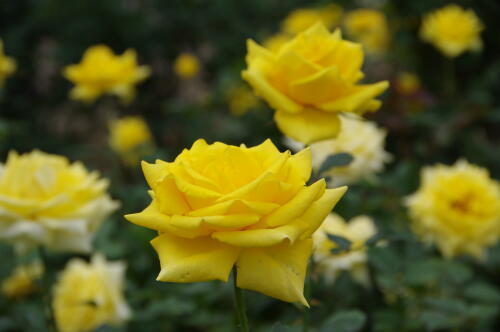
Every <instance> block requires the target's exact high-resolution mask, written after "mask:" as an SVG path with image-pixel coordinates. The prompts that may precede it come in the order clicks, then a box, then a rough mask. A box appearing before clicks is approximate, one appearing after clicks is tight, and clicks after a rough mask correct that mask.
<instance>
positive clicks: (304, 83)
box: [289, 67, 345, 105]
mask: <svg viewBox="0 0 500 332" xmlns="http://www.w3.org/2000/svg"><path fill="white" fill-rule="evenodd" d="M343 90H345V84H344V82H343V81H342V80H341V78H340V75H339V71H338V69H337V67H328V68H325V69H322V70H320V71H318V72H316V73H314V74H313V75H311V76H307V77H305V78H302V79H300V80H296V81H292V83H291V84H290V87H289V92H290V96H291V97H292V98H293V99H295V100H298V101H300V102H301V103H305V104H312V105H315V104H321V103H325V102H327V101H328V100H332V99H335V98H336V97H337V96H338V95H339V94H341V93H342V91H343Z"/></svg>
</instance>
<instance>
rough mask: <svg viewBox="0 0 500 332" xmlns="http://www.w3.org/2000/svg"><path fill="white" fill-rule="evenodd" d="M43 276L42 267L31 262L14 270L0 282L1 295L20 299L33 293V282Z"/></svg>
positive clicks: (38, 263) (34, 286) (34, 287)
mask: <svg viewBox="0 0 500 332" xmlns="http://www.w3.org/2000/svg"><path fill="white" fill-rule="evenodd" d="M42 274H43V265H42V264H41V263H40V262H33V263H31V264H28V265H21V266H18V267H16V268H15V270H14V271H13V272H12V274H11V275H10V276H9V277H8V278H7V279H5V280H4V281H3V282H2V293H3V294H4V295H5V296H6V297H8V298H13V299H20V298H23V297H26V296H28V295H30V294H31V293H33V292H34V291H35V289H36V284H35V281H36V279H37V278H39V277H40V276H41V275H42Z"/></svg>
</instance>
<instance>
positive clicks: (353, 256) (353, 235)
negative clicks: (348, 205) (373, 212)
mask: <svg viewBox="0 0 500 332" xmlns="http://www.w3.org/2000/svg"><path fill="white" fill-rule="evenodd" d="M376 233H377V229H376V227H375V224H374V223H373V220H372V219H371V218H370V217H367V216H358V217H355V218H353V219H351V220H350V221H349V222H346V221H345V220H344V219H343V218H342V217H341V216H339V215H337V214H334V213H331V214H329V215H328V217H326V219H325V221H324V222H323V224H322V225H321V226H320V228H318V230H317V231H316V232H314V234H313V239H314V260H315V261H316V264H317V268H318V271H319V272H320V273H321V275H322V276H323V278H324V280H325V281H326V282H327V283H330V284H331V283H333V282H334V281H335V280H336V279H337V277H338V276H339V275H340V273H341V272H342V271H349V272H351V274H352V276H353V277H354V278H355V279H356V280H357V281H358V282H360V283H361V284H363V285H365V286H368V285H369V283H370V282H369V276H368V270H367V268H366V262H367V259H368V258H367V255H366V247H365V243H366V241H368V240H369V239H370V238H371V237H373V236H374V235H375V234H376ZM328 234H332V235H338V236H341V237H343V238H345V239H347V240H349V241H351V248H350V250H349V251H346V252H341V253H332V249H334V248H337V247H338V245H337V244H336V243H335V242H333V241H332V240H330V239H329V238H328Z"/></svg>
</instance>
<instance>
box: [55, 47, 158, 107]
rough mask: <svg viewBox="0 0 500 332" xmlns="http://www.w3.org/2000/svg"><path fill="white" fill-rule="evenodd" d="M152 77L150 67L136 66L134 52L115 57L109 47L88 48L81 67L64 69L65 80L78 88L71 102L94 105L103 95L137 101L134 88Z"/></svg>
mask: <svg viewBox="0 0 500 332" xmlns="http://www.w3.org/2000/svg"><path fill="white" fill-rule="evenodd" d="M150 73H151V70H150V69H149V67H148V66H139V65H137V54H136V53H135V51H134V50H126V51H125V52H124V53H123V54H122V55H115V54H114V53H113V51H112V50H111V49H110V48H109V47H108V46H106V45H96V46H92V47H89V48H88V49H87V50H86V51H85V53H84V54H83V58H82V61H81V62H80V63H79V64H77V65H70V66H67V67H66V68H65V69H64V77H66V78H67V79H68V80H70V81H71V82H73V83H74V84H75V87H74V88H73V89H72V90H71V94H70V96H71V98H73V99H76V100H82V101H85V102H92V101H94V100H95V99H96V98H98V97H99V96H101V95H103V94H112V95H116V96H118V97H120V98H121V99H122V100H123V101H124V102H129V101H130V100H132V99H133V98H134V95H135V85H136V84H138V83H139V82H141V81H143V80H145V79H146V78H147V77H148V76H149V75H150Z"/></svg>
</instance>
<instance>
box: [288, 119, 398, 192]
mask: <svg viewBox="0 0 500 332" xmlns="http://www.w3.org/2000/svg"><path fill="white" fill-rule="evenodd" d="M340 119H341V123H342V125H341V128H342V129H341V131H340V134H339V135H338V136H337V137H336V138H333V139H328V140H324V141H320V142H316V143H312V144H311V145H310V148H311V153H312V163H313V169H314V170H316V171H318V170H319V169H320V167H321V165H322V164H323V162H324V161H325V160H326V158H328V157H329V156H331V155H335V154H338V153H349V154H350V155H351V156H352V157H353V158H354V159H353V160H352V162H351V163H350V164H349V165H347V166H342V167H334V168H332V169H330V170H326V171H325V173H323V174H322V175H324V176H328V178H329V184H330V185H333V186H339V185H344V184H350V183H355V182H356V181H359V180H360V179H368V180H369V179H372V178H374V177H375V174H377V173H379V172H381V171H382V170H383V169H384V165H385V164H386V163H388V162H389V161H390V160H391V159H392V158H391V155H390V154H389V153H388V152H387V151H385V150H384V144H385V136H386V134H387V133H386V131H385V130H383V129H381V128H378V127H377V125H376V124H375V123H374V122H371V121H365V120H363V119H361V118H357V117H348V116H341V117H340ZM286 143H287V144H288V145H289V146H290V148H292V149H294V150H296V149H301V148H303V147H302V146H301V145H300V143H298V142H294V141H292V140H288V141H287V142H286Z"/></svg>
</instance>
